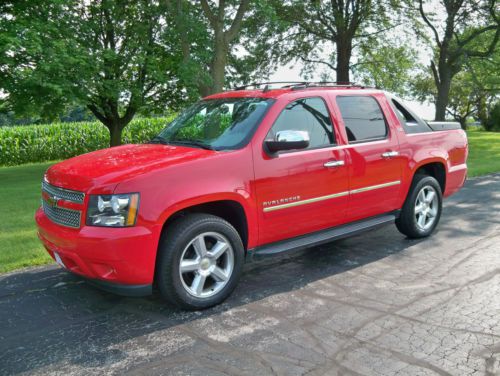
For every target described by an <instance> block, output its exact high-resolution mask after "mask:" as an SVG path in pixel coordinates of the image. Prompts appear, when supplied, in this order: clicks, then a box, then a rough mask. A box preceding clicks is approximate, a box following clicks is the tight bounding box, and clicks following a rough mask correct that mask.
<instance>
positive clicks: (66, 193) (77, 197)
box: [42, 181, 85, 204]
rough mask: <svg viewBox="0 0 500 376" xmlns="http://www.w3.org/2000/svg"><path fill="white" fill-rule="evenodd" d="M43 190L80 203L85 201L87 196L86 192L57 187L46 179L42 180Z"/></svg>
mask: <svg viewBox="0 0 500 376" xmlns="http://www.w3.org/2000/svg"><path fill="white" fill-rule="evenodd" d="M42 190H44V191H45V192H47V193H48V194H49V195H51V196H56V197H57V198H62V199H63V200H66V201H72V202H76V203H78V204H81V203H83V199H84V198H85V193H83V192H77V191H71V190H69V189H63V188H59V187H55V186H53V185H50V184H49V183H47V182H46V181H42Z"/></svg>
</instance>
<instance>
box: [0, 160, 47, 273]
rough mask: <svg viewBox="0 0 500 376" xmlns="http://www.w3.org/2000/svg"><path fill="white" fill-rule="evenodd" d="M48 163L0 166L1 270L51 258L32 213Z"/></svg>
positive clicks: (38, 201) (34, 263)
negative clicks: (41, 241)
mask: <svg viewBox="0 0 500 376" xmlns="http://www.w3.org/2000/svg"><path fill="white" fill-rule="evenodd" d="M50 165H51V164H50V163H44V164H32V165H23V166H16V167H3V168H0V202H1V206H0V273H2V272H7V271H9V270H14V269H18V268H21V267H23V266H32V265H41V264H46V263H47V262H50V260H52V259H51V258H50V257H49V255H48V254H47V253H46V252H45V251H44V249H43V247H42V245H41V244H40V242H39V240H38V238H37V236H36V230H35V220H34V218H33V217H34V214H35V210H36V208H37V207H38V206H39V205H40V185H41V182H42V177H43V174H44V172H45V170H46V169H47V168H48V167H49V166H50Z"/></svg>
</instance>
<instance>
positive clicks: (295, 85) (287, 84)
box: [233, 81, 375, 92]
mask: <svg viewBox="0 0 500 376" xmlns="http://www.w3.org/2000/svg"><path fill="white" fill-rule="evenodd" d="M270 85H283V86H280V87H278V88H276V89H292V90H301V89H307V88H310V87H356V88H360V89H365V88H372V89H375V88H373V87H370V86H365V85H359V84H356V83H354V82H341V81H315V82H310V81H270V82H256V83H251V84H248V85H242V86H237V87H235V88H234V89H233V90H244V89H246V88H249V87H254V88H255V89H260V87H261V86H264V88H263V89H262V90H263V91H264V92H267V91H269V90H271V88H270V87H269V86H270Z"/></svg>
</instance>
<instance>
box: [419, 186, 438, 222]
mask: <svg viewBox="0 0 500 376" xmlns="http://www.w3.org/2000/svg"><path fill="white" fill-rule="evenodd" d="M438 210H439V209H438V197H437V193H436V190H435V189H434V188H433V187H431V186H430V185H426V186H424V187H423V188H422V189H421V190H420V192H418V195H417V200H416V202H415V219H416V223H417V227H418V228H419V229H420V230H422V231H427V230H428V229H429V228H430V227H432V225H433V224H434V222H435V221H436V216H437V214H438Z"/></svg>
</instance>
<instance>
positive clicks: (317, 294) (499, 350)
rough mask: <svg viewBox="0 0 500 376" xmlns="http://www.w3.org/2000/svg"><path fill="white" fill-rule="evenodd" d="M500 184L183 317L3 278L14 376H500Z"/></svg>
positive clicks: (75, 289)
mask: <svg viewBox="0 0 500 376" xmlns="http://www.w3.org/2000/svg"><path fill="white" fill-rule="evenodd" d="M499 214H500V175H495V176H489V177H484V178H480V179H477V180H473V181H469V182H467V184H466V187H465V188H464V189H463V190H462V191H461V192H460V193H458V194H457V195H455V196H453V197H452V198H450V199H449V200H447V201H446V205H445V209H444V215H443V217H442V219H441V224H440V226H439V230H438V231H437V232H436V233H435V234H434V235H433V236H432V237H431V238H429V239H426V240H423V241H410V240H408V239H405V238H404V237H403V236H401V235H400V234H399V233H398V232H397V230H396V229H395V227H394V226H387V227H384V228H382V229H379V230H375V231H371V232H369V233H366V234H363V235H360V236H356V237H354V238H350V239H346V240H342V241H337V242H334V243H331V244H328V245H326V246H322V247H317V248H314V249H310V250H308V251H305V252H301V253H300V254H295V255H293V256H287V257H284V258H280V259H268V260H266V261H265V262H259V263H254V264H250V265H248V266H247V267H246V270H245V273H244V276H243V278H242V280H241V282H240V284H239V287H238V288H237V290H236V291H235V293H234V294H233V296H232V297H231V298H230V299H229V300H228V301H227V303H225V304H223V305H221V306H219V307H216V308H213V309H210V310H207V311H204V312H182V311H178V310H175V309H173V308H172V307H170V306H168V305H167V304H165V303H164V302H162V301H161V300H160V298H159V297H158V296H153V297H150V298H145V299H138V298H123V297H118V296H114V295H111V294H108V293H105V292H101V291H99V290H96V289H94V288H93V287H90V286H88V285H87V284H86V283H84V282H81V281H80V280H78V279H77V278H75V277H73V276H71V275H69V274H68V273H66V272H64V271H63V270H61V269H59V268H58V267H55V266H49V267H42V268H35V269H31V270H28V271H22V272H19V273H13V274H7V275H2V276H0V374H9V375H11V374H20V373H26V374H56V375H57V374H60V375H72V374H84V375H93V374H95V375H101V374H106V373H109V374H120V375H122V374H147V375H160V374H162V375H170V374H174V375H206V374H213V375H228V374H229V375H252V376H254V375H269V374H276V375H303V374H308V375H320V374H328V375H335V374H342V375H434V374H437V375H449V374H451V375H476V374H477V375H485V374H486V375H499V374H500V217H499Z"/></svg>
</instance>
